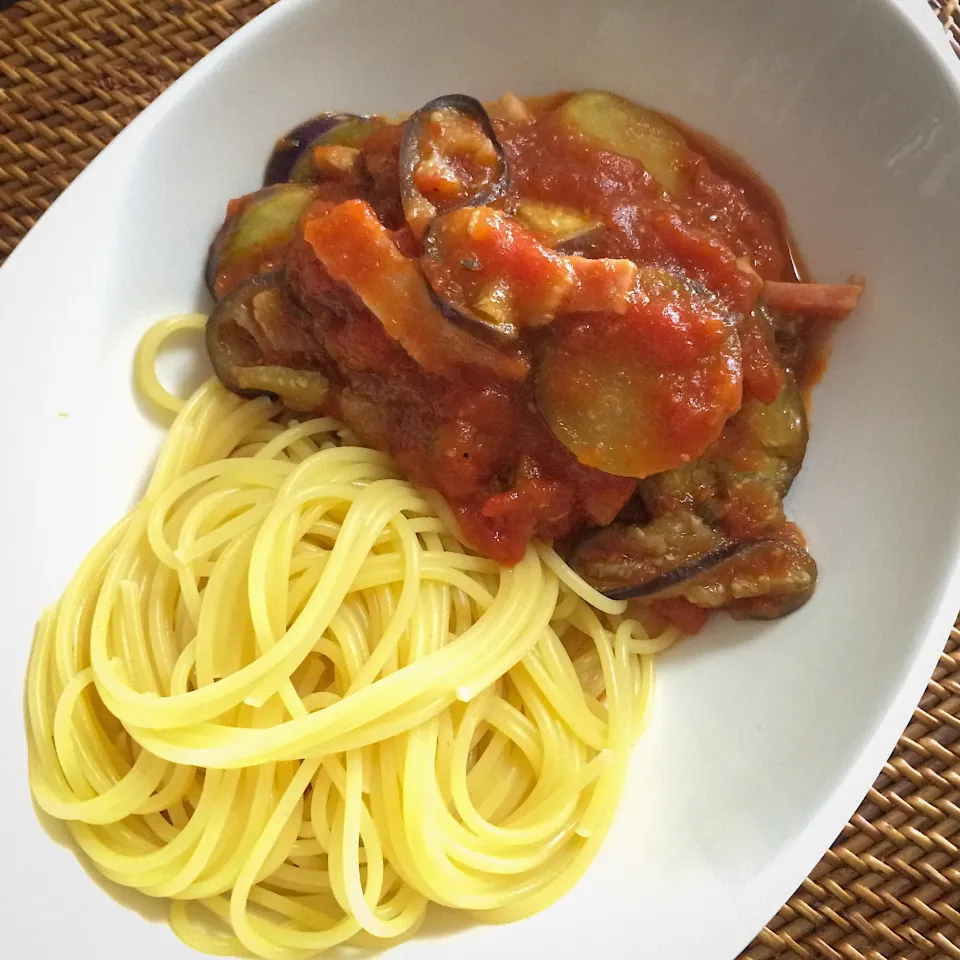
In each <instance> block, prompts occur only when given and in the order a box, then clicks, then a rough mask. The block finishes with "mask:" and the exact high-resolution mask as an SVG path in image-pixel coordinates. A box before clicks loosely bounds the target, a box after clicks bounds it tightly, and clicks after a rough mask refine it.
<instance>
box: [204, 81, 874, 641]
mask: <svg viewBox="0 0 960 960" xmlns="http://www.w3.org/2000/svg"><path fill="white" fill-rule="evenodd" d="M264 184H265V186H264V188H263V189H261V190H259V191H258V192H256V193H252V194H250V195H248V196H246V197H241V198H239V199H238V200H233V201H231V203H230V205H229V207H228V211H227V214H228V215H227V219H226V221H225V223H224V225H223V227H222V228H221V230H220V232H219V233H218V234H217V237H216V239H215V240H214V243H213V244H212V246H211V249H210V255H209V259H208V263H207V281H208V285H209V286H210V288H211V290H212V292H213V293H214V294H215V296H216V297H217V298H218V300H219V303H218V305H217V307H216V309H215V310H214V312H213V314H212V315H211V318H210V321H209V324H208V329H207V344H208V350H209V353H210V356H211V359H212V361H213V364H214V368H215V370H216V372H217V375H218V376H219V377H220V379H221V380H222V381H223V382H224V383H225V384H226V385H227V386H228V387H229V388H230V389H232V390H234V391H236V392H238V393H241V394H243V395H248V396H249V395H256V394H258V393H266V394H269V395H271V396H274V397H277V398H279V399H280V400H281V401H282V402H283V403H284V404H285V405H286V406H287V407H288V408H289V409H290V410H292V411H296V412H298V413H303V412H318V413H320V412H323V413H331V414H334V415H336V416H338V417H340V418H342V419H343V420H344V421H345V422H346V423H347V424H348V425H349V426H350V427H351V428H352V429H353V430H354V432H355V433H356V434H357V435H358V436H359V437H360V438H361V439H362V440H363V441H364V442H365V443H368V444H370V445H371V446H373V447H376V448H378V449H381V450H384V451H386V452H388V453H389V454H391V455H392V456H393V457H394V458H395V459H396V461H397V463H398V464H399V466H400V467H401V469H403V470H404V471H405V472H406V473H407V474H408V475H409V477H410V478H411V479H412V480H414V481H415V482H417V483H420V484H423V485H425V486H428V487H432V488H434V489H435V490H437V491H439V492H440V493H441V494H442V495H443V496H444V497H445V498H446V500H447V501H448V503H449V504H450V506H451V508H452V510H453V512H454V515H455V516H456V517H457V519H458V521H459V523H460V525H461V527H462V530H463V533H464V535H465V537H466V538H467V539H468V540H469V541H470V543H471V544H473V546H474V547H476V549H477V550H479V551H480V552H482V553H485V554H486V555H488V556H490V557H492V558H493V559H495V560H498V561H499V562H501V563H505V564H512V563H516V562H517V561H518V560H519V559H520V558H521V557H522V556H523V553H524V550H525V549H526V544H527V542H528V541H529V540H530V539H531V538H541V539H545V540H551V541H556V542H557V547H558V549H560V550H562V551H564V552H565V553H566V555H567V556H568V558H569V559H570V560H571V562H572V563H573V565H574V566H575V568H576V569H577V570H578V571H579V572H580V573H581V574H582V575H583V576H584V577H585V578H586V579H587V580H588V581H590V582H591V583H592V584H593V585H594V586H596V587H597V588H598V589H600V590H603V591H605V592H607V593H608V594H609V595H610V596H611V597H617V598H623V599H632V600H633V601H634V602H636V603H643V604H647V605H651V606H652V607H653V609H654V610H655V611H657V612H658V613H659V614H660V615H661V616H663V617H664V618H666V619H668V620H670V621H672V622H674V623H676V624H677V625H678V626H680V627H681V628H682V629H684V630H687V631H692V630H695V629H697V628H698V627H699V626H700V625H701V624H702V623H703V621H704V620H705V618H706V616H707V613H708V612H709V611H711V610H715V609H720V608H722V609H726V610H728V611H729V612H730V613H731V614H732V615H733V616H735V617H738V618H739V617H752V618H763V619H766V618H772V617H778V616H782V615H784V614H786V613H789V612H790V611H792V610H795V609H796V608H798V607H799V606H801V605H802V604H803V603H804V602H806V600H807V599H808V598H809V597H810V596H811V595H812V593H813V591H814V587H815V585H816V580H817V567H816V564H815V562H814V560H813V559H812V557H811V556H810V554H809V553H808V552H807V549H806V544H805V541H804V539H803V536H802V535H801V533H800V531H799V529H798V528H797V527H796V526H795V525H794V524H792V523H791V522H789V521H788V520H787V518H786V515H785V513H784V508H783V498H784V497H785V496H786V494H787V492H788V490H789V489H790V486H791V484H792V483H793V481H794V479H795V478H796V476H797V474H798V472H799V471H800V468H801V466H802V463H803V458H804V454H805V451H806V446H807V437H808V425H807V411H806V401H805V396H806V395H807V394H808V392H809V389H810V388H811V387H812V385H813V382H814V381H815V380H816V378H817V377H818V376H819V374H820V373H821V372H822V369H823V361H824V349H825V343H826V335H827V333H828V331H829V328H830V325H831V323H832V322H834V321H836V320H838V319H841V318H843V317H845V316H846V315H847V314H849V313H850V312H851V311H852V310H853V308H854V307H855V306H856V303H857V300H858V298H859V296H860V292H861V290H862V285H861V284H859V283H856V282H851V283H847V284H829V285H822V284H815V283H810V282H807V278H806V277H805V276H803V275H802V268H801V267H798V263H799V260H798V258H797V256H796V252H795V250H793V249H792V248H791V245H790V240H789V235H788V232H787V229H786V226H785V223H784V222H783V218H782V215H781V213H780V208H779V205H778V203H777V201H776V199H775V197H773V195H772V194H771V193H770V191H769V190H768V188H766V187H765V186H764V185H763V184H762V183H761V182H760V181H759V180H758V179H757V178H756V176H755V175H753V174H752V173H751V172H750V171H749V170H747V168H746V167H745V166H744V165H743V164H742V163H740V162H738V161H736V159H735V158H733V157H732V155H730V154H729V153H727V152H725V151H723V150H722V149H721V148H719V147H717V146H716V145H712V144H710V143H709V142H708V141H707V138H705V137H702V136H700V135H698V134H696V133H695V132H693V131H689V130H687V129H685V128H683V127H682V126H681V125H680V124H678V123H677V122H676V121H673V120H671V119H668V118H665V117H663V116H661V115H660V114H658V113H655V112H654V111H652V110H649V109H647V108H644V107H640V106H638V105H637V104H634V103H632V102H630V101H629V100H626V99H624V98H623V97H620V96H617V95H615V94H611V93H605V92H602V91H594V90H590V91H584V92H581V93H576V94H558V95H555V96H551V97H540V98H534V99H530V100H523V99H521V98H519V97H516V96H515V95H513V94H506V95H505V96H504V97H502V98H501V99H500V100H498V101H496V102H495V103H492V104H488V105H486V106H484V105H483V104H481V103H480V102H479V101H477V100H475V99H473V98H472V97H468V96H465V95H462V94H454V95H448V96H443V97H438V98H436V99H435V100H431V101H430V102H429V103H427V104H425V105H424V106H423V107H421V108H420V109H419V110H417V111H415V112H414V113H413V114H412V115H410V117H409V118H408V119H406V120H404V121H401V122H391V121H389V120H387V119H386V118H383V117H359V116H356V115H353V114H340V113H327V114H321V115H319V116H318V117H315V118H312V119H310V120H307V121H306V122H305V123H303V124H301V125H300V126H298V127H297V128H296V129H294V130H293V131H291V132H290V133H289V134H288V135H287V136H286V137H283V138H281V139H280V140H279V141H278V143H277V146H276V148H275V150H274V152H273V154H272V155H271V157H270V160H269V163H268V166H267V172H266V175H265V178H264Z"/></svg>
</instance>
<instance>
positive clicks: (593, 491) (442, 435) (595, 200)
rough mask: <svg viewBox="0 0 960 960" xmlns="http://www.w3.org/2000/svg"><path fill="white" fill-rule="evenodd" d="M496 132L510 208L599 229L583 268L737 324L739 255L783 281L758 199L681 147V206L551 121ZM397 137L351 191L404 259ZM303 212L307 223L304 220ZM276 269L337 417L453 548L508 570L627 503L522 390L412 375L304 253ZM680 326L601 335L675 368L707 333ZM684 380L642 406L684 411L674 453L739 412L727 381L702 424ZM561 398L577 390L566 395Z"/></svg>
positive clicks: (383, 142)
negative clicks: (440, 515) (547, 212)
mask: <svg viewBox="0 0 960 960" xmlns="http://www.w3.org/2000/svg"><path fill="white" fill-rule="evenodd" d="M497 128H498V134H499V135H500V137H501V142H502V144H503V146H504V149H505V151H506V154H507V157H508V159H509V163H510V170H511V176H512V180H513V190H514V192H515V194H516V196H518V197H520V198H524V199H532V200H537V201H543V202H546V203H550V204H558V205H563V206H569V207H576V208H577V209H579V210H583V211H587V212H588V213H590V214H592V215H595V216H596V217H597V218H599V219H600V220H601V221H602V223H603V225H604V228H605V229H604V230H603V232H602V234H601V235H600V237H599V238H598V239H597V240H596V242H595V244H594V246H593V248H592V249H591V251H590V256H591V257H608V258H626V259H629V260H632V261H633V262H634V263H637V264H641V265H643V264H655V265H657V266H658V267H660V268H666V269H668V270H669V269H676V270H680V271H683V272H684V273H686V274H688V275H689V276H690V277H692V278H693V279H694V280H696V281H698V282H699V283H702V284H703V285H704V286H705V287H707V288H709V290H710V291H712V292H713V294H715V295H716V296H717V297H718V298H719V299H720V302H721V304H722V305H723V306H724V307H726V308H727V309H729V310H733V311H744V310H747V311H749V309H750V307H751V306H752V304H753V302H754V300H755V299H756V296H757V290H758V288H757V282H756V280H755V278H752V277H751V275H750V274H749V273H746V272H744V271H743V270H742V269H740V268H739V267H738V258H744V257H745V258H747V259H748V260H749V263H750V264H751V266H752V268H753V269H754V270H755V271H756V274H757V275H759V277H760V278H763V279H784V278H787V277H790V276H791V275H792V258H791V254H790V250H789V244H788V242H787V239H786V237H785V234H784V231H783V229H782V228H781V225H780V223H779V221H778V220H777V219H776V218H775V217H771V216H770V210H769V206H766V205H765V204H764V203H763V202H761V201H762V195H761V199H760V200H758V194H757V193H756V191H751V190H750V189H748V188H747V187H746V186H745V185H744V184H742V183H737V182H735V181H734V180H733V179H732V178H731V177H730V174H729V171H726V172H727V176H721V175H720V174H719V173H718V172H717V171H715V170H714V169H713V167H712V166H711V163H710V161H709V159H708V158H706V157H705V156H703V155H702V154H700V153H698V152H696V151H695V150H694V151H692V154H691V157H690V159H689V163H688V169H687V170H686V175H687V180H688V182H689V184H690V189H689V193H688V194H687V195H686V196H680V197H668V196H667V195H666V194H665V193H664V191H663V190H662V189H661V188H660V186H659V185H658V183H657V182H656V181H655V180H654V179H653V178H652V177H651V176H650V174H649V173H647V172H646V170H645V169H644V167H643V165H642V164H641V163H640V162H639V161H638V160H634V159H631V158H630V157H626V156H622V155H619V154H616V153H613V152H610V151H607V150H604V149H602V148H599V147H598V146H596V145H595V144H592V143H589V142H587V141H585V140H584V138H582V137H578V136H576V135H575V134H572V133H571V132H570V131H569V130H566V129H564V128H563V127H562V125H561V124H560V123H559V122H558V121H557V120H556V116H555V114H554V113H552V112H550V111H547V112H544V113H543V114H541V115H540V116H539V117H537V118H536V119H535V120H534V121H533V122H530V123H525V124H511V123H498V124H497ZM397 129H398V128H396V127H385V128H383V129H382V130H381V131H378V132H377V133H376V134H375V135H374V137H373V138H372V139H371V141H368V143H367V145H366V147H365V152H366V155H367V156H366V163H367V169H368V170H369V171H370V172H371V174H372V176H373V181H374V183H373V191H372V194H373V195H372V197H371V190H370V187H369V184H368V186H367V189H366V191H364V190H361V189H359V188H357V189H354V190H353V191H352V192H353V194H354V195H355V196H366V197H367V198H370V199H371V202H372V203H373V205H374V209H375V210H377V211H378V212H379V213H380V215H381V219H382V220H383V222H384V223H385V225H386V226H388V227H391V228H395V229H394V234H393V239H394V242H395V243H396V245H397V247H398V248H399V249H400V250H401V251H405V252H411V253H412V252H414V251H415V250H416V247H417V244H416V241H415V240H414V239H413V237H412V236H411V235H410V233H409V230H408V229H407V228H406V227H400V226H399V225H400V223H401V222H402V218H401V217H400V216H398V210H399V204H398V202H397V193H398V191H399V186H398V181H397V179H396V174H395V172H394V171H395V170H396V156H397V151H398V145H399V136H398V134H397V132H396V131H397ZM325 192H329V193H331V196H330V199H331V200H334V199H336V200H337V201H339V200H342V199H344V197H343V191H342V188H340V189H339V190H338V189H332V188H329V187H328V188H326V191H325ZM318 208H320V209H321V210H322V209H327V208H328V207H326V208H324V207H323V204H322V203H321V204H319V205H318ZM316 213H317V210H314V211H313V212H312V213H310V212H308V214H307V216H306V222H307V223H309V221H310V219H311V216H312V215H316ZM308 232H309V228H308ZM287 271H288V277H289V279H290V282H291V286H292V289H293V292H294V295H295V298H296V299H297V300H298V301H299V302H300V303H301V304H302V305H303V306H305V307H306V308H307V310H308V311H309V313H310V315H311V317H312V320H313V323H314V325H315V328H316V332H317V334H318V335H319V338H320V340H321V342H322V346H323V348H324V350H325V351H326V353H327V354H328V355H329V357H330V358H331V360H332V361H333V366H332V369H331V371H330V373H331V379H332V381H333V403H334V406H335V407H336V412H337V413H339V414H340V416H342V417H343V418H344V419H345V420H346V421H347V422H348V423H349V424H350V425H351V427H353V429H354V430H355V431H356V432H357V433H358V434H359V435H360V437H361V439H362V440H363V441H364V442H366V443H369V444H371V445H373V446H375V447H377V448H379V449H383V450H386V451H388V452H389V453H390V454H391V455H392V456H393V457H394V458H395V459H396V460H397V463H398V464H399V466H400V467H401V469H402V470H404V472H405V473H406V474H407V475H408V476H410V477H411V479H413V480H414V481H415V482H417V483H420V484H423V485H425V486H429V487H432V488H434V489H436V490H438V491H439V492H440V493H441V494H442V495H443V496H444V497H445V498H446V499H447V500H448V502H449V503H450V505H451V507H452V508H453V510H454V513H455V515H456V516H457V518H458V520H459V522H460V525H461V527H462V530H463V533H464V535H465V536H466V538H467V539H468V540H469V541H470V542H471V543H472V544H473V545H474V546H475V547H476V548H477V549H478V550H480V551H481V552H483V553H484V554H486V555H488V556H490V557H493V558H494V559H496V560H498V561H500V562H502V563H507V564H511V563H515V562H517V561H518V560H519V559H520V558H521V557H522V555H523V552H524V550H525V549H526V544H527V542H528V540H529V539H530V538H531V537H539V538H544V539H547V540H553V539H556V538H560V537H564V536H567V535H569V534H571V533H573V532H576V531H577V530H578V529H582V528H585V527H591V526H596V525H604V524H607V523H609V522H610V521H611V520H613V518H614V517H615V516H616V514H617V513H618V511H619V510H620V509H621V508H622V507H623V506H624V504H625V503H626V502H627V501H628V499H629V498H630V497H631V495H632V494H633V491H634V489H635V485H636V483H635V480H634V479H632V478H631V477H623V476H617V475H614V474H612V473H609V472H605V471H603V470H600V469H596V468H594V467H592V466H589V465H588V463H584V462H581V460H583V459H587V460H589V457H587V458H584V457H581V458H580V460H578V459H577V458H576V457H575V456H574V455H573V454H572V453H571V452H570V451H569V450H568V449H567V448H566V447H565V446H564V445H563V444H561V443H560V442H559V441H558V440H557V438H556V437H555V436H554V433H553V432H551V430H550V429H549V428H548V426H547V424H546V423H545V422H544V419H543V416H542V414H541V412H540V409H539V408H538V404H537V401H536V397H535V385H534V383H533V378H526V379H516V380H511V379H508V378H504V377H501V376H497V375H496V374H495V373H492V372H491V371H489V370H486V371H485V370H482V369H480V368H478V367H476V366H468V365H462V366H459V367H457V368H456V369H450V370H449V371H447V372H446V373H444V372H427V371H426V370H425V369H424V368H423V367H422V366H421V365H420V364H418V363H416V362H414V361H413V360H412V359H411V357H410V356H409V355H408V353H407V352H406V351H405V350H404V349H403V348H402V347H401V346H400V344H399V343H398V342H397V341H396V340H395V339H392V338H391V337H390V336H388V335H387V333H386V332H385V330H384V326H383V325H382V324H381V323H380V322H378V320H377V319H376V318H375V317H374V316H373V315H372V314H371V312H370V311H369V310H368V309H367V308H366V307H365V306H364V303H363V302H361V300H360V298H358V297H357V296H356V295H354V294H353V293H352V292H351V291H350V290H349V289H347V288H346V287H345V286H344V285H342V284H337V283H335V282H334V281H332V280H331V278H330V276H329V274H328V272H327V270H326V269H325V267H324V266H323V264H322V263H321V262H320V261H319V259H318V257H317V256H316V255H315V254H314V251H313V249H312V248H311V246H310V244H309V243H308V242H306V241H305V240H303V239H300V240H298V241H297V242H296V243H295V244H294V245H293V247H292V248H291V249H290V251H289V253H288V256H287ZM651 318H652V319H651ZM688 321H689V318H685V317H684V316H682V315H672V316H665V315H663V311H660V313H659V314H658V313H657V311H656V310H655V309H654V310H653V311H652V313H651V311H650V310H647V311H646V312H645V311H644V310H639V311H634V313H633V314H632V315H629V316H626V317H621V318H619V319H617V320H616V323H618V324H621V325H623V324H628V325H629V324H633V327H634V328H635V330H636V333H637V338H638V339H637V343H638V345H639V347H638V349H642V350H645V351H648V352H651V353H652V354H655V355H656V354H662V355H663V356H664V357H667V358H671V360H672V361H676V360H677V358H678V357H681V358H682V356H683V355H684V354H685V352H686V353H691V355H693V356H696V355H697V353H698V351H700V350H702V349H703V345H702V343H698V342H697V340H698V338H699V339H700V340H702V339H703V338H704V337H708V338H709V337H716V336H718V335H719V334H718V331H717V330H716V329H711V328H710V327H709V325H708V324H707V325H705V324H703V323H700V322H688ZM611 322H612V321H611V318H610V316H609V315H607V314H589V313H588V314H575V315H573V316H570V317H566V318H562V320H558V321H557V323H556V325H555V330H552V331H551V335H555V333H556V330H561V329H569V330H573V331H575V335H574V342H575V343H576V344H579V345H581V346H582V348H583V349H584V350H586V351H588V352H589V351H594V350H597V349H600V350H604V349H616V347H615V345H614V344H606V345H605V343H604V341H605V338H606V337H607V335H608V331H609V329H610V323H611ZM754 339H756V340H757V343H756V344H753V345H751V342H750V337H749V335H748V336H747V337H746V338H745V340H746V344H745V351H744V352H745V355H746V357H745V359H746V363H745V368H746V371H748V373H747V375H746V377H745V386H746V388H747V390H748V392H750V393H752V394H753V395H756V396H758V397H760V398H765V397H770V396H771V395H774V396H775V394H776V392H777V390H778V388H779V385H780V383H781V382H782V379H781V378H782V371H781V370H780V367H779V366H778V365H777V363H776V362H775V360H774V358H773V357H772V355H771V353H770V350H769V345H768V344H763V343H761V342H759V338H754ZM579 348H580V347H579V346H578V347H577V349H579ZM537 349H538V347H537V344H536V342H530V341H527V342H525V343H523V344H521V350H522V351H523V352H525V354H526V355H528V356H535V354H536V351H537ZM691 369H692V368H691ZM694 374H695V375H694V376H692V377H690V378H684V377H673V378H670V377H667V378H663V379H662V383H661V384H660V387H659V389H661V391H662V393H663V396H662V398H661V399H660V400H655V401H653V406H654V408H655V409H656V408H657V407H658V405H659V407H660V408H663V409H664V410H667V411H668V413H669V410H670V409H675V410H677V411H680V413H681V414H683V415H676V416H673V417H672V418H671V417H670V416H669V415H668V416H667V417H666V419H665V420H664V422H665V423H667V424H668V427H669V429H670V430H672V431H674V432H675V433H677V438H676V440H677V442H676V444H675V445H676V447H677V449H681V448H683V447H684V446H685V445H689V442H690V435H691V431H693V432H695V431H698V430H700V431H703V430H704V429H705V428H704V423H705V422H707V427H706V434H709V433H710V431H711V430H713V432H714V435H715V433H716V429H717V427H716V425H715V424H713V423H712V422H710V421H711V417H712V418H713V419H714V420H715V419H716V418H717V417H719V418H720V422H721V423H722V420H723V419H725V418H726V416H728V415H729V413H731V412H732V411H734V410H735V409H736V408H737V407H738V406H739V403H740V392H739V391H740V386H739V384H737V385H736V386H731V388H730V389H731V391H732V395H731V397H730V401H729V404H730V406H729V407H728V408H726V407H725V408H723V409H718V410H717V412H716V413H710V410H709V403H706V402H705V403H706V409H707V413H708V416H707V417H706V421H705V420H704V416H703V411H704V409H705V403H701V402H700V401H699V400H698V397H697V391H698V390H700V389H701V387H702V385H703V377H698V376H697V375H696V372H695V371H694ZM719 375H720V374H717V373H714V374H706V373H705V374H704V376H719ZM569 389H571V390H576V389H578V388H577V384H576V383H575V382H573V383H571V384H570V386H569ZM671 394H673V396H672V397H671ZM671 400H672V401H675V402H673V403H672V406H671ZM709 439H710V437H709V436H707V442H708V441H709ZM681 460H682V458H680V459H678V460H677V462H676V463H672V464H671V463H667V464H664V465H663V468H666V467H668V466H671V465H680V462H681Z"/></svg>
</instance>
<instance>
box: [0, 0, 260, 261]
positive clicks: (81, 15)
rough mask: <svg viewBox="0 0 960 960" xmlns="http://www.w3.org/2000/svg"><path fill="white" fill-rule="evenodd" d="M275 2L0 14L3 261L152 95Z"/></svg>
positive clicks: (107, 4)
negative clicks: (44, 212) (62, 192)
mask: <svg viewBox="0 0 960 960" xmlns="http://www.w3.org/2000/svg"><path fill="white" fill-rule="evenodd" d="M275 2H276V0H219V2H207V0H179V2H170V3H164V2H155V0H153V2H148V0H59V2H51V0H23V2H21V3H18V4H15V5H14V6H13V7H12V8H11V9H10V10H8V11H7V12H6V13H5V14H3V15H2V16H0V258H2V257H4V256H6V255H7V254H9V253H10V252H11V251H12V250H13V248H14V246H15V245H16V243H17V241H18V240H20V238H21V237H22V236H23V235H24V234H25V233H26V232H27V230H29V229H30V227H32V226H33V224H34V223H35V222H36V219H37V217H39V216H40V214H41V213H42V212H43V211H44V210H46V208H47V207H48V206H50V204H51V203H52V202H53V200H54V199H55V198H56V196H57V194H59V193H60V191H61V190H63V189H64V188H65V187H66V186H67V184H68V183H69V182H70V181H71V180H72V179H73V178H74V177H75V176H76V175H77V174H78V173H79V172H80V171H81V170H82V169H83V168H84V167H85V166H86V165H87V164H88V163H89V162H90V161H91V160H92V159H93V157H94V156H96V154H97V153H98V152H99V151H100V150H101V149H103V147H104V146H106V144H107V143H109V142H110V140H112V139H113V137H114V136H115V135H116V134H117V133H119V132H120V131H121V130H122V129H123V127H124V126H125V125H126V124H127V123H129V122H130V121H131V120H132V119H133V118H134V117H135V116H136V115H137V113H138V112H139V111H140V110H142V109H143V108H144V107H145V106H146V105H147V104H148V103H149V102H150V101H151V100H152V99H153V98H154V97H155V96H156V95H157V94H158V93H160V92H161V91H163V90H164V89H165V88H166V87H168V86H169V85H170V84H171V83H172V82H173V81H174V80H176V79H177V77H179V76H180V74H182V73H183V72H184V71H185V70H186V69H187V68H188V67H190V66H192V65H193V64H194V63H196V61H197V60H199V59H200V58H201V57H202V56H203V55H204V54H205V53H209V51H210V50H212V49H213V48H214V47H215V46H216V45H217V44H218V43H219V42H220V41H221V40H223V39H224V37H227V36H229V35H230V34H231V33H232V32H233V31H234V30H236V29H237V28H238V27H240V26H242V25H243V24H244V23H246V22H247V21H248V20H250V19H251V18H252V17H254V16H256V14H258V13H260V11H261V10H264V9H266V8H267V7H269V6H271V5H272V4H273V3H275Z"/></svg>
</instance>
